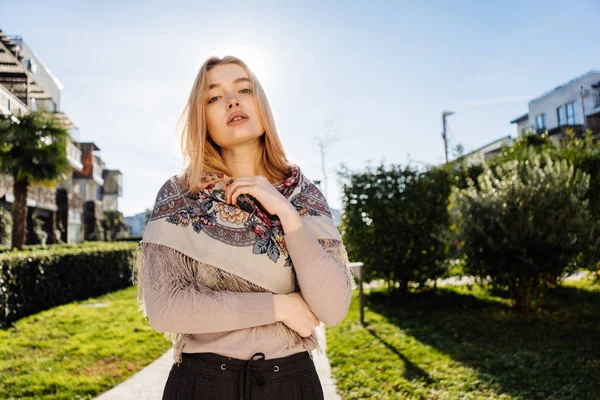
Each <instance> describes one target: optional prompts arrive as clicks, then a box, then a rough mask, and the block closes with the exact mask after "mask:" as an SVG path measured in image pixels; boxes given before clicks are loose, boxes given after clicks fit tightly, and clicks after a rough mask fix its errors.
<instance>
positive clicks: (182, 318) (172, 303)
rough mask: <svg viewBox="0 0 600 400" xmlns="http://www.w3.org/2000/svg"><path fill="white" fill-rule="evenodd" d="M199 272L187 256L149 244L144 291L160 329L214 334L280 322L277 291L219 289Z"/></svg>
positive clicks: (145, 249) (144, 263)
mask: <svg viewBox="0 0 600 400" xmlns="http://www.w3.org/2000/svg"><path fill="white" fill-rule="evenodd" d="M195 275H196V273H195V272H194V270H193V267H192V266H191V264H190V262H189V260H188V259H187V257H186V256H184V255H183V254H181V253H180V252H178V251H177V250H175V249H172V248H169V247H166V246H161V245H153V244H143V246H142V272H141V274H140V278H141V285H140V289H141V290H143V293H142V295H143V301H144V306H145V309H146V314H147V316H148V320H149V322H150V325H151V326H152V327H153V328H154V329H156V330H157V331H161V332H173V333H211V332H223V331H231V330H236V329H243V328H249V327H253V326H259V325H266V324H271V323H274V322H275V312H274V304H273V303H274V301H273V294H272V293H270V292H230V291H218V290H213V289H211V288H209V287H207V286H204V285H202V284H201V283H200V282H198V281H197V280H196V278H195Z"/></svg>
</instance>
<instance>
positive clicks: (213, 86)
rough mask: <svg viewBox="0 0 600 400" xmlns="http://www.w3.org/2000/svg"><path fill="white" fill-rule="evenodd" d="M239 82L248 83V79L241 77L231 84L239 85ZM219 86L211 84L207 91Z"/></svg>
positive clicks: (218, 84)
mask: <svg viewBox="0 0 600 400" xmlns="http://www.w3.org/2000/svg"><path fill="white" fill-rule="evenodd" d="M240 82H250V79H248V78H246V77H243V78H237V79H236V80H234V81H233V83H240ZM219 86H221V84H220V83H212V84H211V85H210V86H209V87H208V90H210V89H214V88H216V87H219Z"/></svg>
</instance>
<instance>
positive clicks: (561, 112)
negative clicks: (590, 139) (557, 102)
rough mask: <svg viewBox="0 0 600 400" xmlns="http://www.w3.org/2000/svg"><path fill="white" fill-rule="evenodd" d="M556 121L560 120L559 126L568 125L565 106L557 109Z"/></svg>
mask: <svg viewBox="0 0 600 400" xmlns="http://www.w3.org/2000/svg"><path fill="white" fill-rule="evenodd" d="M556 119H557V120H558V126H563V125H566V123H567V117H566V116H565V106H560V107H558V108H557V109H556Z"/></svg>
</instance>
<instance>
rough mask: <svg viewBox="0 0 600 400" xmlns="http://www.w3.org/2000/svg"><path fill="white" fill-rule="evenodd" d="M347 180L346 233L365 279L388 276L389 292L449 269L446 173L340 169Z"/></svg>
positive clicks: (344, 199)
mask: <svg viewBox="0 0 600 400" xmlns="http://www.w3.org/2000/svg"><path fill="white" fill-rule="evenodd" d="M338 174H339V175H340V177H341V178H342V179H343V180H344V181H345V182H344V185H343V188H344V196H343V208H344V214H343V216H342V234H343V236H344V242H345V243H346V247H347V249H348V253H349V255H350V256H351V258H353V259H355V260H358V261H362V262H364V264H365V280H366V281H369V280H372V279H373V278H381V279H385V280H386V281H387V282H388V288H389V290H390V291H391V292H399V293H406V292H407V291H408V288H409V282H413V283H416V284H420V285H422V284H424V283H425V282H426V281H427V280H428V279H434V280H435V279H437V278H438V277H439V276H440V275H442V274H443V273H444V271H445V270H446V269H447V265H446V252H447V250H448V243H449V240H448V238H447V232H448V225H449V217H448V211H447V206H448V198H449V195H450V183H449V174H448V173H447V171H445V170H442V169H439V170H430V171H424V172H423V171H418V170H415V169H412V168H411V167H410V166H407V167H404V168H403V167H401V166H395V165H392V166H391V167H390V168H387V167H385V166H384V165H381V166H379V167H378V168H377V169H373V168H371V167H368V168H367V170H366V171H364V172H356V173H351V172H349V171H348V170H347V169H345V170H344V169H343V170H342V171H340V172H339V173H338Z"/></svg>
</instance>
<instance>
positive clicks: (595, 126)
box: [511, 71, 600, 145]
mask: <svg viewBox="0 0 600 400" xmlns="http://www.w3.org/2000/svg"><path fill="white" fill-rule="evenodd" d="M511 123H513V124H516V126H517V133H518V134H520V133H521V132H522V131H523V129H526V130H527V129H531V130H533V131H536V132H545V131H548V135H549V137H550V139H551V140H552V141H553V142H554V143H555V144H557V145H558V144H560V139H561V138H562V137H563V136H564V134H565V129H566V128H568V127H571V128H573V130H574V131H575V132H576V133H581V132H583V131H584V130H585V129H586V128H589V129H591V130H592V133H593V134H594V136H595V137H598V136H600V71H590V72H587V73H585V74H583V75H581V76H579V77H576V78H574V79H571V80H570V81H568V82H566V83H564V84H562V85H559V86H557V87H555V88H554V89H552V90H550V91H548V92H546V93H544V94H542V95H541V96H539V97H536V98H535V99H533V100H531V101H530V102H529V104H528V112H527V113H526V114H524V115H522V116H520V117H518V118H516V119H514V120H512V121H511Z"/></svg>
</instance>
